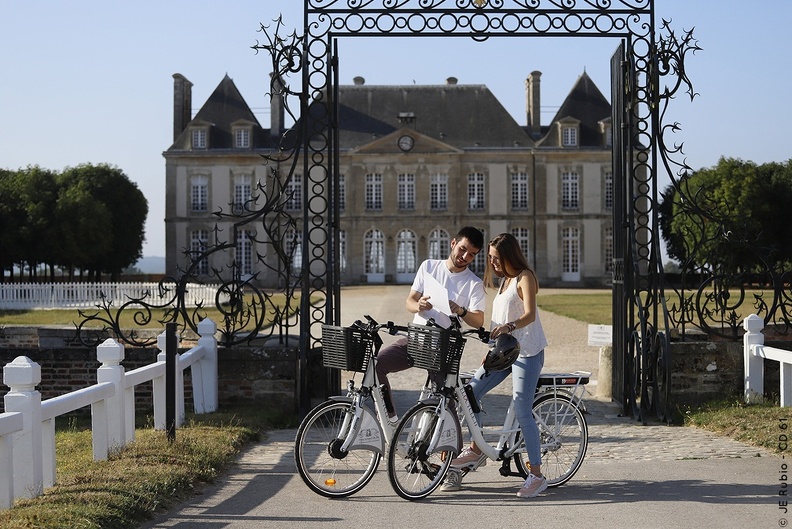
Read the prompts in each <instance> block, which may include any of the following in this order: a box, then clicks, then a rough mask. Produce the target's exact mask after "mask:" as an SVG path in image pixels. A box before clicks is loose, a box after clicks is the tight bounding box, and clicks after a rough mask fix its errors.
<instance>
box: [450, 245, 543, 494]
mask: <svg viewBox="0 0 792 529" xmlns="http://www.w3.org/2000/svg"><path fill="white" fill-rule="evenodd" d="M495 278H499V280H500V281H499V284H498V285H496V284H495ZM484 284H485V286H487V287H495V286H497V287H498V292H497V294H496V295H495V299H494V300H493V302H492V325H491V327H490V330H491V337H492V338H493V339H495V338H497V337H498V336H499V335H501V334H507V333H508V334H511V335H512V336H514V337H515V338H516V339H517V341H519V342H520V356H519V357H518V358H517V360H516V361H515V362H514V364H513V365H512V367H511V369H506V370H503V371H496V372H490V373H487V372H485V370H484V368H483V366H482V367H480V368H479V369H478V371H476V375H475V376H474V377H473V379H472V380H471V382H470V385H471V387H472V388H473V394H474V395H475V397H476V399H477V400H480V399H481V397H482V396H483V395H485V394H486V393H487V392H488V391H489V390H491V389H492V388H494V387H495V386H497V385H498V384H500V383H501V382H503V380H504V379H505V378H506V377H507V376H508V375H509V373H511V374H512V384H513V392H512V399H513V400H514V409H515V412H516V414H517V420H518V421H519V423H520V429H521V430H522V435H523V438H524V439H525V447H526V450H527V452H528V460H529V462H530V466H531V470H530V473H529V474H528V478H527V479H526V480H525V484H524V485H523V486H522V488H520V490H519V491H518V492H517V496H519V497H521V498H533V497H536V496H537V495H539V493H540V492H542V491H543V490H545V489H546V488H547V480H546V479H545V478H544V476H542V469H541V463H542V457H541V453H540V449H539V444H540V441H539V428H538V427H537V425H536V422H535V421H534V418H533V413H532V411H531V410H532V408H533V402H534V393H535V392H536V384H537V382H538V381H539V374H540V373H541V372H542V366H543V365H544V348H545V347H546V346H547V338H546V337H545V334H544V330H543V329H542V322H541V321H540V319H539V312H538V310H537V308H536V294H537V292H538V291H539V283H538V281H537V279H536V274H535V273H534V271H533V270H532V269H531V267H530V266H529V265H528V261H527V259H526V258H525V256H524V254H523V252H522V250H520V244H519V243H518V242H517V239H516V238H515V237H514V236H513V235H512V234H510V233H502V234H500V235H498V236H496V237H495V238H494V239H492V240H491V241H490V242H489V259H488V261H487V269H486V271H485V272H484ZM481 458H485V459H486V456H484V455H482V454H481V453H480V451H479V450H478V448H477V447H476V445H475V443H473V444H472V445H471V446H469V447H467V448H465V449H464V450H463V451H462V453H460V454H459V456H458V457H456V458H455V459H454V460H453V461H452V462H451V465H452V466H453V467H455V468H464V467H465V466H466V465H471V464H475V463H476V462H478V461H479V460H481ZM482 463H483V462H482ZM448 475H449V479H447V481H446V483H445V484H444V485H443V490H459V488H460V482H461V473H459V472H449V474H448ZM454 481H456V483H454Z"/></svg>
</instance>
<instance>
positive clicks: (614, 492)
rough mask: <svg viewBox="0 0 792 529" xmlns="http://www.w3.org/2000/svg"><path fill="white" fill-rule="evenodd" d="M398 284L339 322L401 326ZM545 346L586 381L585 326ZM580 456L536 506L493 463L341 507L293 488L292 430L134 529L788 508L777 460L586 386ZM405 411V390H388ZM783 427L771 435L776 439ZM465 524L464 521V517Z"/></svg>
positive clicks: (518, 520) (773, 520)
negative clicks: (438, 484)
mask: <svg viewBox="0 0 792 529" xmlns="http://www.w3.org/2000/svg"><path fill="white" fill-rule="evenodd" d="M406 288H408V287H393V286H382V287H355V288H348V289H345V290H344V292H343V294H342V304H343V306H344V307H345V308H347V309H346V310H345V312H344V314H343V316H342V318H343V319H344V321H342V323H344V324H347V323H349V322H351V321H352V320H354V319H355V318H358V317H360V314H354V313H353V310H357V311H364V312H365V313H367V314H370V315H371V316H372V317H374V318H375V319H377V320H379V321H385V320H388V319H391V320H394V321H397V322H402V321H404V320H405V318H404V316H403V311H404V308H403V307H404V305H403V303H404V297H405V296H406ZM542 317H543V325H544V327H545V329H546V331H547V333H548V336H549V339H550V345H549V347H548V349H547V352H546V366H545V367H546V370H567V369H570V370H574V369H583V370H586V371H591V372H593V373H594V375H593V377H594V378H596V373H597V367H598V349H597V348H596V347H590V346H588V345H586V340H587V334H586V326H585V324H581V323H579V322H575V321H574V320H569V319H567V318H561V317H557V316H554V315H551V314H543V316H542ZM482 351H483V346H480V347H479V344H473V343H469V345H468V348H467V349H466V352H465V355H464V356H463V359H462V364H461V367H462V369H463V370H466V369H472V368H473V367H475V366H476V365H478V363H480V360H481V354H482ZM422 378H423V377H422V376H421V375H420V373H418V370H408V371H406V372H403V373H400V374H398V375H396V376H394V377H393V379H392V382H393V386H394V387H395V388H412V387H417V386H418V385H419V384H420V382H422ZM510 388H511V384H510V382H509V381H508V380H507V381H506V382H505V383H504V384H502V385H501V387H499V388H497V390H495V392H494V393H493V394H492V395H490V396H488V400H487V401H485V406H486V407H487V409H488V410H492V415H493V416H496V417H500V416H501V415H500V413H499V411H501V410H503V409H505V407H506V406H508V400H509V397H508V395H509V393H510ZM589 389H590V390H591V391H592V395H590V396H589V397H587V398H586V402H587V406H588V414H587V420H588V423H589V430H590V440H589V448H588V453H587V456H586V460H585V461H584V463H583V465H582V467H581V469H580V470H579V472H578V473H577V474H576V475H575V477H574V478H573V479H572V480H571V481H570V482H568V483H567V484H565V485H563V486H561V487H557V488H554V489H549V490H548V491H546V492H545V493H543V494H542V495H541V496H540V497H539V498H535V499H531V500H524V499H520V498H517V497H516V496H515V493H516V491H517V489H518V488H519V486H520V485H521V481H520V480H519V479H518V478H503V477H501V476H500V475H499V474H498V473H497V467H496V465H494V464H492V463H490V465H488V466H486V467H483V468H481V469H479V470H478V471H477V472H475V473H471V474H468V476H466V477H465V480H464V487H463V489H462V490H461V491H459V492H454V493H443V492H440V491H438V492H435V493H434V494H433V495H432V496H430V497H429V498H427V499H425V500H422V501H419V502H408V501H405V500H402V499H401V498H399V497H398V496H397V495H396V494H395V493H394V492H393V491H392V489H391V487H390V484H389V483H388V478H387V473H386V471H385V470H384V463H383V464H382V465H381V466H380V470H379V471H378V472H377V475H376V476H375V477H374V479H373V480H372V481H371V483H369V485H368V486H367V487H366V488H365V489H363V490H362V491H361V492H359V493H358V494H356V495H354V496H352V497H350V498H347V499H343V500H328V499H326V498H323V497H320V496H318V495H316V494H314V493H313V492H311V491H309V490H308V488H307V487H306V486H305V485H304V484H303V482H302V480H301V479H300V477H299V475H298V474H297V473H296V470H295V468H294V462H293V459H292V458H293V450H292V443H293V439H294V434H295V431H294V430H281V431H274V432H271V433H270V435H269V436H268V438H267V439H266V440H264V441H263V442H261V443H259V444H257V445H255V446H253V447H251V448H249V449H248V450H247V451H246V452H245V453H243V454H242V455H241V457H240V458H239V460H238V462H237V463H236V464H235V465H234V466H233V467H232V468H231V470H230V472H229V473H228V474H227V475H226V476H225V477H224V478H222V479H221V480H219V481H218V483H216V484H214V485H212V486H209V487H207V488H205V489H204V490H202V491H200V492H199V493H197V494H196V496H194V497H193V498H191V499H190V500H189V501H187V502H185V503H184V504H182V505H180V506H177V507H176V508H174V509H172V510H171V511H169V512H168V513H166V514H164V515H163V516H161V517H159V518H157V519H156V520H153V521H152V522H151V523H148V524H146V525H144V526H143V529H164V528H177V529H188V528H189V529H251V528H263V527H284V526H287V527H300V528H302V527H321V526H325V527H326V526H328V525H331V526H341V525H343V526H346V527H354V526H364V527H368V526H375V527H419V526H420V527H427V526H436V525H438V524H454V525H458V524H460V523H464V524H468V523H469V524H472V525H473V526H474V527H484V528H488V527H497V528H503V527H518V526H519V527H523V526H530V525H534V524H539V523H541V524H543V525H546V526H550V527H556V528H567V527H568V528H573V527H574V528H578V527H586V528H590V529H599V528H605V529H614V528H621V527H630V528H632V527H641V528H643V527H649V528H655V527H656V528H660V527H680V528H687V527H691V528H692V527H696V528H698V527H719V528H723V527H726V528H730V527H735V528H737V527H739V528H743V527H784V526H785V524H786V520H787V519H792V512H790V513H789V515H786V514H785V513H784V512H783V510H781V509H780V508H779V505H778V502H779V500H782V501H783V500H784V499H785V496H784V495H779V494H780V493H783V492H785V489H783V488H782V485H783V484H784V483H786V482H785V481H783V480H784V479H786V478H787V474H786V470H787V467H786V460H785V459H784V458H783V457H781V456H777V455H773V454H771V453H769V452H767V451H764V450H762V449H757V448H753V447H750V446H748V445H744V444H742V443H738V442H736V441H732V440H731V439H728V438H725V437H720V436H717V435H714V434H711V433H708V432H705V431H703V430H698V429H695V428H685V427H671V426H664V425H660V424H648V425H642V424H641V423H639V422H636V421H635V420H633V419H631V418H626V417H621V416H620V415H619V407H618V406H616V405H614V404H612V403H611V402H610V401H606V400H604V399H599V398H597V397H596V381H594V383H592V384H591V387H590V388H589ZM394 395H395V397H396V398H397V407H399V408H400V409H406V408H407V407H408V406H409V405H410V403H411V402H414V399H415V394H414V393H413V392H411V391H407V390H406V389H400V390H399V389H397V390H396V391H395V392H394ZM783 433H785V431H782V430H780V429H779V430H778V435H779V436H780V435H781V434H783ZM468 520H475V521H468Z"/></svg>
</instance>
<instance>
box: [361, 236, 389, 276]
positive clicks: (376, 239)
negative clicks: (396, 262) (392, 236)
mask: <svg viewBox="0 0 792 529" xmlns="http://www.w3.org/2000/svg"><path fill="white" fill-rule="evenodd" d="M363 251H364V259H365V260H366V262H365V267H364V268H365V273H366V274H384V273H385V235H384V234H383V233H382V232H381V231H380V230H369V231H367V232H366V235H365V237H363Z"/></svg>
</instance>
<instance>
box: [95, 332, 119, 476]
mask: <svg viewBox="0 0 792 529" xmlns="http://www.w3.org/2000/svg"><path fill="white" fill-rule="evenodd" d="M96 359H97V360H99V362H100V363H101V364H102V365H101V366H99V369H97V370H96V381H97V382H98V383H99V384H101V383H102V382H112V383H113V385H114V386H115V394H114V395H113V396H112V397H110V398H109V399H107V402H106V403H105V410H104V413H102V412H101V411H99V408H94V407H92V409H91V416H92V417H91V421H92V423H93V424H96V423H97V422H100V421H102V422H105V424H106V428H107V430H106V431H107V439H104V440H98V441H97V435H94V436H93V439H94V460H96V461H100V460H103V459H107V455H108V453H109V451H110V450H114V449H116V448H118V447H121V446H124V444H125V443H126V438H127V436H126V423H127V421H126V416H125V415H126V406H125V405H124V393H125V392H124V389H125V387H126V384H125V383H124V367H123V366H122V365H121V362H122V361H123V360H124V346H123V345H122V344H120V343H118V342H116V341H115V340H114V339H112V338H108V339H107V340H105V341H104V342H102V343H101V344H99V345H98V346H97V347H96ZM96 431H97V429H94V432H96ZM103 444H106V446H101V445H103Z"/></svg>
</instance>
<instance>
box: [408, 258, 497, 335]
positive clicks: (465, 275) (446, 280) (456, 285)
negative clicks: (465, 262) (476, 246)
mask: <svg viewBox="0 0 792 529" xmlns="http://www.w3.org/2000/svg"><path fill="white" fill-rule="evenodd" d="M427 274H428V275H431V276H432V277H434V278H435V279H436V280H437V282H438V283H440V284H441V285H443V286H444V287H445V289H446V290H448V298H449V300H451V301H453V302H454V303H456V304H457V305H461V306H462V307H466V308H467V309H468V310H472V311H477V310H480V311H482V312H484V309H485V308H486V302H487V300H486V297H485V294H484V282H483V281H482V280H481V278H480V277H479V276H477V275H476V274H475V273H473V272H472V271H471V270H470V268H465V269H464V270H462V271H461V272H452V271H451V270H449V269H448V266H446V260H445V259H442V260H440V259H427V260H426V261H424V262H423V263H421V266H420V267H419V268H418V272H416V274H415V279H414V280H413V284H412V287H411V289H412V290H414V291H416V292H424V291H425V287H424V281H425V279H424V278H425V277H426V275H427ZM431 301H432V300H429V302H430V303H431ZM429 318H434V319H435V321H436V322H437V323H438V324H440V325H442V324H443V323H442V322H444V321H445V322H448V321H449V320H448V317H447V316H446V317H445V318H443V317H442V314H441V313H439V312H438V311H437V310H436V309H434V308H433V309H431V310H425V311H421V312H419V313H417V314H416V315H415V317H413V323H416V324H419V325H424V324H426V321H427V320H428V319H429ZM445 326H447V325H445Z"/></svg>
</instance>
